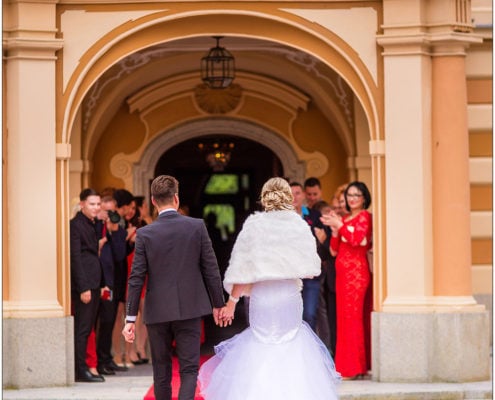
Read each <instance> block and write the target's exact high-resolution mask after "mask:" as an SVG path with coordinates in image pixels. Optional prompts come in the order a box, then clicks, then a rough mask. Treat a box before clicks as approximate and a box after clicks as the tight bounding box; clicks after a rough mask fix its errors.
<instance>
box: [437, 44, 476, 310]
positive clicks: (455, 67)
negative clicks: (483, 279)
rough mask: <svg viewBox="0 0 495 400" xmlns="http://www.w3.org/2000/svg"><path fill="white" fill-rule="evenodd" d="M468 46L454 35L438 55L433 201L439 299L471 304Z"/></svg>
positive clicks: (438, 51)
mask: <svg viewBox="0 0 495 400" xmlns="http://www.w3.org/2000/svg"><path fill="white" fill-rule="evenodd" d="M465 46H466V44H465V43H463V42H462V41H461V42H458V41H456V40H455V36H453V37H452V39H451V41H450V42H446V41H443V42H442V43H440V44H436V45H435V46H434V48H433V53H432V56H433V57H432V185H433V186H432V187H433V191H432V200H433V248H434V252H433V254H434V257H433V261H434V264H435V274H434V282H435V285H434V294H435V295H436V296H467V299H466V300H467V301H471V300H472V299H471V294H472V293H471V227H470V215H469V214H470V199H469V194H470V192H469V133H468V124H467V87H466V70H465Z"/></svg>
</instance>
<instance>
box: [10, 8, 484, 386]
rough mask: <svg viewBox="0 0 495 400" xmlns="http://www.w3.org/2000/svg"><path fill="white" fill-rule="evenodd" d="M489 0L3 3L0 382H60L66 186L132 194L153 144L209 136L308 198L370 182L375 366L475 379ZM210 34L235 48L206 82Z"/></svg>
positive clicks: (143, 184)
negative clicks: (256, 148) (261, 157)
mask: <svg viewBox="0 0 495 400" xmlns="http://www.w3.org/2000/svg"><path fill="white" fill-rule="evenodd" d="M491 7H492V5H491V2H490V1H481V0H479V1H474V0H473V1H468V0H435V1H427V0H423V1H421V0H400V1H397V0H384V1H326V2H317V1H305V2H291V1H280V2H275V1H259V2H243V1H229V2H202V1H197V2H195V1H183V2H181V1H178V2H168V1H148V2H140V1H112V0H107V1H104V0H93V1H91V0H88V1H83V0H80V1H77V0H58V1H57V0H35V1H33V0H29V1H28V0H26V1H24V0H5V1H3V19H4V23H3V46H4V62H3V82H4V84H3V96H4V109H3V117H4V118H3V142H4V146H3V166H4V168H3V189H4V190H3V210H2V215H3V232H4V235H3V249H4V252H3V318H4V328H5V330H4V336H3V347H4V367H5V368H4V385H7V386H16V387H26V386H42V385H47V384H55V385H64V384H70V383H71V382H72V380H73V372H72V369H73V368H72V363H73V359H72V357H73V356H72V353H73V348H72V346H73V344H72V318H71V317H70V265H69V254H70V253H69V252H70V248H69V240H68V226H69V220H70V218H71V212H72V210H71V207H72V205H73V204H72V200H73V199H74V198H77V196H78V193H79V192H80V190H81V189H82V188H83V187H86V186H92V187H95V188H96V189H98V190H101V189H103V188H105V187H108V186H115V187H125V188H127V189H129V190H130V191H132V192H133V193H134V194H136V195H141V194H142V195H146V194H147V190H148V183H149V180H150V179H151V178H153V175H154V173H155V168H156V165H157V164H158V162H159V160H160V159H161V157H162V156H163V155H164V154H166V152H167V151H169V150H170V149H171V148H173V147H174V146H175V145H178V144H180V143H183V142H184V141H186V140H189V139H193V138H200V137H203V136H207V135H212V134H215V135H220V136H222V135H224V136H227V135H234V136H238V137H242V138H244V139H248V140H250V141H253V142H256V143H259V144H261V145H263V146H265V147H267V148H268V149H270V150H271V151H272V152H273V153H274V154H275V155H276V156H277V157H278V159H279V160H280V162H281V165H282V167H283V172H284V176H287V177H289V178H291V179H297V180H299V181H302V180H304V179H305V178H306V177H309V176H317V177H319V178H320V180H321V182H322V185H323V189H324V197H325V198H330V196H331V194H332V193H333V191H334V190H335V189H336V188H337V187H338V186H339V185H340V184H342V183H344V182H347V181H349V180H353V179H359V180H362V181H364V182H366V183H367V185H368V186H369V187H370V188H371V191H372V195H373V204H372V208H373V209H372V212H373V215H374V237H373V241H374V257H375V259H374V265H375V271H374V278H373V279H374V282H373V285H374V310H375V312H374V315H373V325H372V331H373V350H372V351H373V371H372V372H373V379H376V380H379V381H414V382H416V381H419V382H430V381H452V382H463V381H474V380H484V379H488V378H489V344H490V336H491V332H490V325H491V324H490V323H489V313H490V312H491V302H490V299H491V296H492V286H491V283H492V278H491V277H492V225H491V223H492V175H491V172H492V119H491V116H492V64H491V63H492V20H491V15H492V14H491V13H492V10H491ZM212 36H223V37H224V39H222V46H224V47H226V48H227V49H228V50H229V51H231V52H232V53H233V54H234V56H235V58H236V78H235V80H234V84H233V85H232V86H231V87H230V88H228V89H224V90H220V91H219V90H212V89H208V88H206V87H204V85H202V84H201V79H200V71H199V60H200V59H201V57H202V56H203V55H204V54H205V53H206V51H207V50H208V49H209V48H210V47H212V45H214V42H213V40H212ZM187 156H188V157H192V156H193V155H192V153H191V154H187ZM255 158H256V157H255V156H254V157H253V160H254V161H253V162H255ZM487 310H489V311H487ZM45 338H48V339H45ZM13 354H15V355H16V357H9V355H13ZM33 354H36V355H37V356H36V357H33ZM48 355H50V356H49V357H48ZM47 360H50V361H53V363H54V365H53V366H49V367H47V365H46V362H47ZM404 360H408V362H405V361H404ZM50 361H49V362H50ZM461 366H462V368H461Z"/></svg>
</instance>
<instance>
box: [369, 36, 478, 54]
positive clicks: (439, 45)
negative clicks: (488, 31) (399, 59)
mask: <svg viewBox="0 0 495 400" xmlns="http://www.w3.org/2000/svg"><path fill="white" fill-rule="evenodd" d="M482 41H483V38H482V37H481V36H479V35H474V34H471V33H462V32H435V33H391V34H383V35H378V36H377V43H378V44H379V45H380V46H382V47H383V48H384V52H383V55H384V56H394V55H395V56H403V55H427V56H445V55H463V56H465V55H466V49H467V48H468V47H469V45H471V44H474V43H481V42H482Z"/></svg>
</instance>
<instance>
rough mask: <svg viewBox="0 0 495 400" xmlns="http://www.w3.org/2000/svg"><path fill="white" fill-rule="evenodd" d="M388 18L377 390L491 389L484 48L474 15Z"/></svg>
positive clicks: (411, 13)
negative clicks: (477, 289)
mask: <svg viewBox="0 0 495 400" xmlns="http://www.w3.org/2000/svg"><path fill="white" fill-rule="evenodd" d="M461 3H462V4H461ZM383 7H384V9H383V13H384V25H383V35H380V36H379V37H378V43H379V44H380V45H381V46H382V47H383V49H384V51H383V53H382V54H383V57H384V102H385V103H384V104H385V116H384V119H385V146H386V150H385V156H386V185H387V187H386V190H387V199H386V204H387V207H386V212H387V217H386V221H387V222H386V259H387V271H386V291H385V292H384V293H385V298H384V300H383V303H382V304H381V307H377V308H378V309H379V310H380V311H379V312H375V313H374V314H373V321H372V327H373V339H372V340H373V342H372V351H373V362H372V365H373V367H372V368H373V379H376V380H379V381H388V382H435V381H439V382H465V381H476V380H485V379H489V376H490V373H489V363H490V350H489V326H488V314H487V312H486V311H485V309H484V306H482V305H478V304H477V303H476V301H475V300H474V298H473V296H472V293H471V283H470V274H471V271H470V262H471V260H470V245H471V243H470V229H469V218H470V215H469V214H470V205H469V174H468V161H469V158H468V132H467V102H466V76H465V71H464V48H465V47H466V46H468V45H469V43H472V42H476V41H479V40H478V39H477V38H475V37H473V36H472V35H471V34H470V33H469V32H470V26H469V24H468V21H470V18H469V15H466V13H468V12H469V10H470V4H469V1H466V0H456V1H451V0H438V1H435V2H428V1H422V0H402V1H400V2H399V1H395V0H384V2H383ZM405 360H407V362H405Z"/></svg>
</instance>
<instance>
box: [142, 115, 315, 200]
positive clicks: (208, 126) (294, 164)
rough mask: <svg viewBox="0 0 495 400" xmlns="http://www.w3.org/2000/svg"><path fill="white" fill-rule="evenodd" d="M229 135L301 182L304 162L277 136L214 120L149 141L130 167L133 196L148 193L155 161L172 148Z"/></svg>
mask: <svg viewBox="0 0 495 400" xmlns="http://www.w3.org/2000/svg"><path fill="white" fill-rule="evenodd" d="M232 134H234V135H235V136H238V137H241V138H245V139H249V140H252V141H255V142H257V143H260V144H261V145H263V146H265V147H267V148H269V149H270V150H271V151H272V152H273V153H274V154H275V155H276V156H277V157H278V158H279V159H280V162H281V164H282V168H283V171H284V176H286V177H288V178H290V179H292V180H297V181H302V180H303V179H304V171H305V165H304V164H305V163H304V162H301V161H299V160H298V157H297V156H296V154H295V152H294V150H293V148H292V147H291V146H290V145H289V143H287V141H285V140H284V139H283V138H281V137H280V136H279V135H277V134H276V133H274V132H271V131H269V130H268V129H267V128H265V127H262V126H259V125H255V124H252V123H250V122H247V121H242V120H233V119H228V118H214V119H204V120H198V121H193V122H190V123H187V124H184V125H181V126H179V127H177V128H175V129H172V130H170V131H168V132H166V134H162V135H159V136H158V137H157V138H156V139H154V140H152V141H151V142H150V143H149V144H148V146H147V147H146V149H145V150H144V151H143V153H142V156H141V159H140V161H139V162H138V163H136V164H135V165H134V166H133V183H134V187H133V191H134V193H136V194H140V195H145V194H147V193H148V190H149V182H150V180H151V179H153V176H154V172H155V166H156V165H157V163H158V160H159V159H160V157H161V156H162V155H163V154H164V153H165V152H166V151H167V150H169V149H171V148H172V147H173V146H175V145H177V144H179V143H181V142H183V141H185V140H188V139H192V138H196V137H202V136H211V135H218V136H224V135H232Z"/></svg>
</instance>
